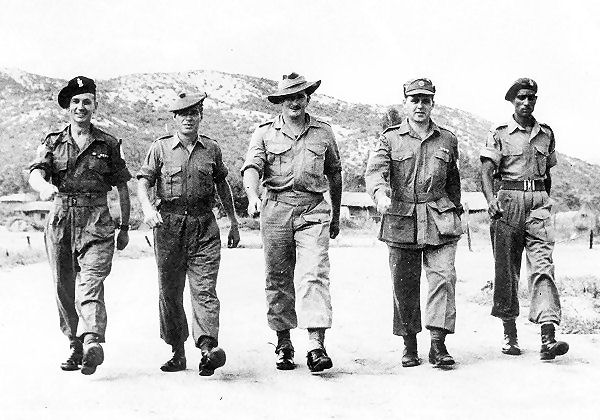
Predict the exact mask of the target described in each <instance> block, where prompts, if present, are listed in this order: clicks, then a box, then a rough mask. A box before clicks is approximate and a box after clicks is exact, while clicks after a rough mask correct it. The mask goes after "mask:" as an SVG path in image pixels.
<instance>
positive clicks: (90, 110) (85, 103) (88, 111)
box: [69, 93, 98, 124]
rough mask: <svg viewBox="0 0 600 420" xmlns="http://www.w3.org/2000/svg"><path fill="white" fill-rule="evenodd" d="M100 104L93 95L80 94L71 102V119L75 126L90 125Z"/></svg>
mask: <svg viewBox="0 0 600 420" xmlns="http://www.w3.org/2000/svg"><path fill="white" fill-rule="evenodd" d="M97 107H98V103H97V102H96V96H95V95H94V94H93V93H80V94H79V95H75V96H73V97H72V98H71V102H69V118H70V120H71V122H72V123H75V124H89V123H90V121H91V120H92V115H93V114H94V112H95V111H96V108H97Z"/></svg>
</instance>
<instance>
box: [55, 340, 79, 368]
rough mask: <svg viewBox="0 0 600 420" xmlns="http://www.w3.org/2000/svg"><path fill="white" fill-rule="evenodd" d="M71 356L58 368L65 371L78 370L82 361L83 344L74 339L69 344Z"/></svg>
mask: <svg viewBox="0 0 600 420" xmlns="http://www.w3.org/2000/svg"><path fill="white" fill-rule="evenodd" d="M69 347H70V349H71V354H70V355H69V357H68V358H67V360H65V361H64V362H62V363H61V364H60V368H61V369H62V370H66V371H72V370H79V367H80V366H81V363H82V359H83V343H82V342H81V340H80V339H79V338H74V339H72V340H71V343H70V344H69Z"/></svg>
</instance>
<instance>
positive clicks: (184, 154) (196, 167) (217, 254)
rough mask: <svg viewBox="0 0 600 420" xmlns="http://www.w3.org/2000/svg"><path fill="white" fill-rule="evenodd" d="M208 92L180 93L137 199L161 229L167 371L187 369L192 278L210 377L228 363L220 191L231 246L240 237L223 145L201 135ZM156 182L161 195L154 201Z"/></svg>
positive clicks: (195, 331) (195, 327)
mask: <svg viewBox="0 0 600 420" xmlns="http://www.w3.org/2000/svg"><path fill="white" fill-rule="evenodd" d="M205 98H206V93H204V92H201V93H181V94H180V95H179V96H178V97H177V98H176V99H175V101H173V103H172V104H171V105H170V106H169V108H168V109H169V111H171V112H173V121H174V124H175V128H176V130H175V133H174V134H172V135H169V136H165V137H161V138H159V139H158V140H156V141H155V142H154V143H153V144H152V145H151V146H150V150H149V152H148V155H147V156H146V160H145V161H144V164H143V165H142V167H141V168H140V171H139V172H138V174H137V178H138V197H139V198H140V203H141V204H142V210H143V212H144V218H145V222H146V223H148V225H150V227H152V228H153V229H154V252H155V254H156V263H157V266H158V281H159V315H160V335H161V338H162V339H163V340H164V341H165V342H166V343H167V344H169V345H170V346H171V349H172V352H173V356H172V358H171V359H170V360H168V361H167V362H165V363H164V364H163V365H162V366H161V367H160V369H161V370H162V371H163V372H177V371H181V370H184V369H186V358H185V348H184V343H185V341H186V340H187V338H188V336H189V331H188V324H187V319H186V315H185V311H184V307H183V291H184V288H185V279H186V276H187V279H188V281H189V287H190V293H191V295H192V312H193V317H192V320H193V321H192V336H193V338H194V344H195V346H196V347H198V348H199V349H200V352H201V354H202V359H201V361H200V365H199V373H200V375H202V376H210V375H212V374H213V373H214V371H215V369H217V368H219V367H221V366H223V365H224V364H225V352H224V351H223V349H221V348H220V347H218V334H219V312H220V302H219V299H218V297H217V291H216V285H217V275H218V271H219V264H220V260H221V239H220V233H219V227H218V226H217V222H216V220H215V216H214V214H213V211H212V210H213V207H214V206H215V201H214V195H215V194H214V193H215V191H216V192H217V194H218V195H219V197H220V199H221V203H222V204H223V208H224V209H225V211H226V212H227V215H228V216H229V220H230V222H231V228H230V230H229V236H228V241H227V246H228V247H230V248H234V247H236V246H237V245H238V243H239V241H240V236H239V232H238V222H237V219H236V216H235V210H234V207H233V199H232V195H231V188H230V187H229V183H228V182H227V173H228V171H227V168H226V167H225V165H224V164H223V159H222V153H221V148H220V147H219V144H218V143H217V142H216V141H215V140H212V139H211V138H209V137H207V136H205V135H203V134H200V132H199V125H200V122H201V121H202V117H203V115H202V111H203V109H202V104H203V101H204V99H205ZM154 186H156V195H157V197H158V199H159V201H158V203H156V206H155V205H154V204H153V203H151V202H150V199H149V190H150V188H153V187H154Z"/></svg>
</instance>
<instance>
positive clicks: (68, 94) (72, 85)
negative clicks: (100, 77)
mask: <svg viewBox="0 0 600 420" xmlns="http://www.w3.org/2000/svg"><path fill="white" fill-rule="evenodd" d="M81 93H93V94H94V95H95V94H96V83H95V82H94V80H92V79H90V78H89V77H85V76H77V77H74V78H72V79H71V80H69V83H67V86H65V87H64V88H62V89H61V90H60V92H59V93H58V104H59V105H60V107H61V108H64V109H67V108H68V107H69V104H70V103H71V98H72V97H73V96H75V95H79V94H81Z"/></svg>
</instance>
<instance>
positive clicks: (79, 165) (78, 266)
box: [29, 76, 131, 375]
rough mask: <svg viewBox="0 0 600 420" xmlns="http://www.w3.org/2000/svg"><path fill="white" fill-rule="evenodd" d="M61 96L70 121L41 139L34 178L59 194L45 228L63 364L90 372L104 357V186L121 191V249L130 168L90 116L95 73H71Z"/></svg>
mask: <svg viewBox="0 0 600 420" xmlns="http://www.w3.org/2000/svg"><path fill="white" fill-rule="evenodd" d="M58 104H59V105H60V106H61V107H62V108H63V109H66V110H67V112H68V113H69V125H68V126H67V127H65V128H64V129H63V130H61V131H57V132H54V133H50V134H48V135H47V136H46V137H45V138H44V139H43V141H42V144H41V145H40V147H39V148H38V151H37V157H36V158H35V160H34V161H33V163H32V164H31V166H30V170H31V174H30V177H29V183H30V184H31V186H32V187H33V188H34V189H35V190H36V191H38V192H39V193H40V197H41V198H42V199H50V198H54V207H53V209H52V210H51V212H50V214H49V216H48V220H49V223H48V225H47V227H46V231H45V233H44V235H45V243H46V250H47V254H48V260H49V262H50V266H51V269H52V275H53V278H54V283H55V286H56V290H55V294H56V302H57V304H58V310H59V317H60V326H61V329H62V331H63V333H64V334H65V335H66V336H67V337H68V338H69V341H70V347H71V354H70V356H69V357H68V359H67V360H66V361H65V362H64V363H62V364H61V369H63V370H66V371H73V370H78V369H80V367H81V373H83V374H86V375H90V374H92V373H94V372H95V371H96V367H97V366H98V365H100V364H102V362H103V361H104V350H103V349H102V346H101V345H100V343H102V342H104V339H105V331H106V308H105V305H104V280H105V278H106V277H107V276H108V275H109V273H110V271H111V264H112V257H113V253H114V246H115V223H114V221H113V220H112V218H111V216H110V213H109V211H108V206H107V201H106V194H107V192H108V191H110V190H111V189H112V187H113V186H116V188H117V190H118V192H119V205H120V209H121V224H120V226H119V234H118V235H117V239H116V243H117V249H118V250H121V249H123V248H125V246H127V243H128V241H129V236H128V232H127V231H128V229H129V190H128V188H127V181H128V180H129V179H130V178H131V174H130V173H129V171H128V170H127V167H126V165H125V161H124V160H123V157H122V156H121V147H120V144H121V141H120V140H117V139H116V138H114V137H113V136H111V135H110V134H108V133H105V132H104V131H102V130H100V129H99V128H97V127H96V126H95V125H93V124H92V123H91V120H92V116H93V114H94V113H95V111H96V109H97V106H98V104H97V101H96V83H94V81H93V80H92V79H90V78H88V77H85V76H77V77H74V78H73V79H71V80H70V81H69V82H68V84H67V85H66V86H65V87H64V88H63V89H61V91H60V92H59V94H58Z"/></svg>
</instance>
